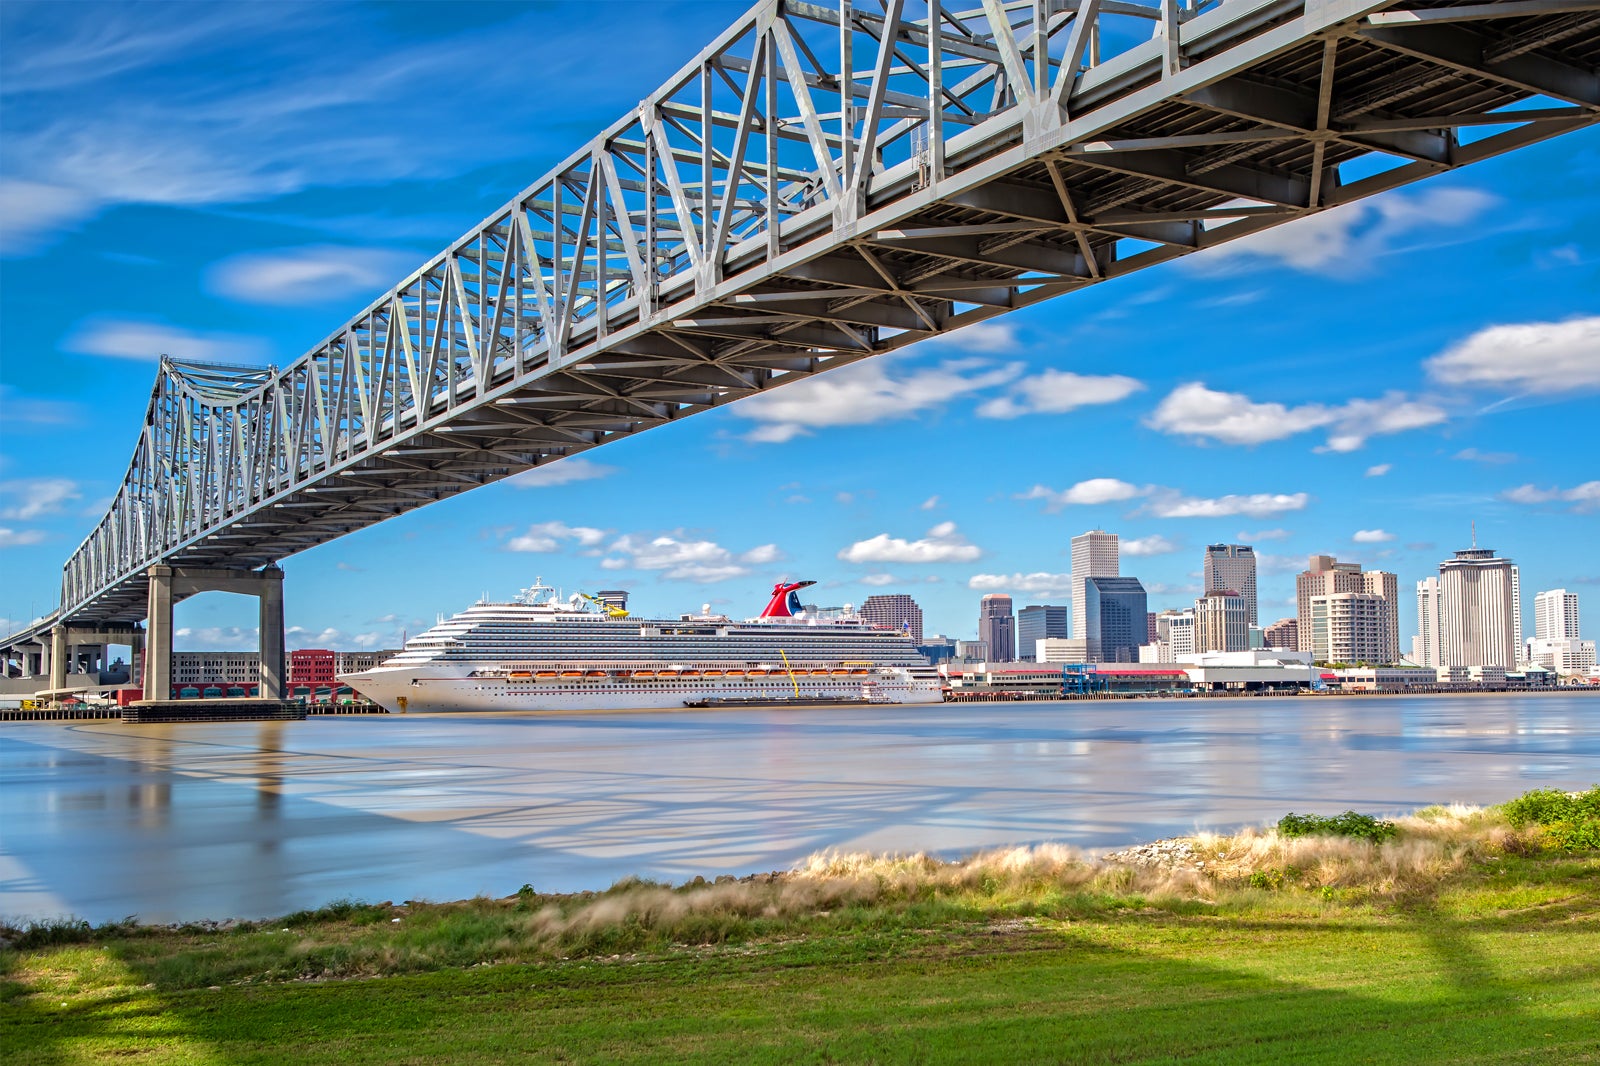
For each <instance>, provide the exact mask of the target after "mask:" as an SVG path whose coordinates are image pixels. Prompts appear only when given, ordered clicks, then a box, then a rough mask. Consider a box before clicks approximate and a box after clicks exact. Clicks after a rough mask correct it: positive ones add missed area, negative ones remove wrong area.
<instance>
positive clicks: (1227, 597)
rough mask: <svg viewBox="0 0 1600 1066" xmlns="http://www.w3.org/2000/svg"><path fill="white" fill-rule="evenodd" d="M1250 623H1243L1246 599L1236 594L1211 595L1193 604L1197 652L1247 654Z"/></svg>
mask: <svg viewBox="0 0 1600 1066" xmlns="http://www.w3.org/2000/svg"><path fill="white" fill-rule="evenodd" d="M1249 649H1250V623H1248V622H1246V621H1245V620H1244V597H1243V596H1241V595H1239V594H1238V593H1237V592H1232V591H1226V590H1224V591H1219V592H1208V593H1206V594H1205V595H1204V596H1201V597H1200V598H1199V599H1198V600H1195V601H1194V650H1195V651H1197V652H1201V651H1248V650H1249Z"/></svg>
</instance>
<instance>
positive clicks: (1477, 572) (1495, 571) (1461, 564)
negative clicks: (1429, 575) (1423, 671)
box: [1439, 546, 1518, 670]
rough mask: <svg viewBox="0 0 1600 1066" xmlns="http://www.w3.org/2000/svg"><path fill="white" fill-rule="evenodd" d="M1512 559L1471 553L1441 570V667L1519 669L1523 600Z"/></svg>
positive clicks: (1484, 552) (1487, 550)
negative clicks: (1517, 620) (1519, 605)
mask: <svg viewBox="0 0 1600 1066" xmlns="http://www.w3.org/2000/svg"><path fill="white" fill-rule="evenodd" d="M1514 570H1515V567H1514V566H1513V565H1512V563H1511V560H1510V559H1496V558H1495V557H1494V549H1492V548H1479V547H1476V546H1474V547H1471V548H1467V549H1464V550H1462V551H1458V552H1456V553H1455V558H1453V559H1446V560H1445V561H1444V562H1442V563H1440V564H1439V638H1440V639H1439V647H1440V665H1441V666H1499V667H1503V668H1505V669H1507V670H1510V669H1512V668H1514V667H1515V666H1516V665H1517V650H1518V649H1517V644H1516V640H1517V626H1516V625H1515V624H1514V620H1513V617H1512V616H1513V614H1514V612H1515V610H1516V607H1517V595H1516V591H1517V590H1516V587H1515V581H1514V577H1513V571H1514Z"/></svg>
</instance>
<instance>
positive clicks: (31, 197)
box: [0, 178, 98, 256]
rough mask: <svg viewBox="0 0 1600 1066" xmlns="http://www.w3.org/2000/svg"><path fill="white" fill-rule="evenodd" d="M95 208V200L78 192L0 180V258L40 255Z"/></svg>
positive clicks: (30, 182) (55, 186) (56, 186)
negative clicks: (60, 234)
mask: <svg viewBox="0 0 1600 1066" xmlns="http://www.w3.org/2000/svg"><path fill="white" fill-rule="evenodd" d="M97 207H98V205H97V204H96V202H95V199H94V197H92V196H89V195H87V194H85V193H83V192H80V191H78V190H77V189H66V188H62V187H61V186H59V185H46V184H43V183H42V182H36V181H18V180H16V179H14V178H0V256H12V255H32V254H33V253H34V252H38V251H42V250H43V249H44V248H45V247H47V246H48V245H49V244H50V242H51V241H52V239H53V238H54V237H56V236H57V235H58V234H59V233H61V231H63V230H65V229H68V228H70V227H72V226H74V225H76V224H78V223H79V222H82V221H83V220H84V219H86V218H88V217H89V216H90V215H92V214H94V212H95V210H96V208H97Z"/></svg>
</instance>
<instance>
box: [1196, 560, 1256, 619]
mask: <svg viewBox="0 0 1600 1066" xmlns="http://www.w3.org/2000/svg"><path fill="white" fill-rule="evenodd" d="M1205 580H1206V587H1205V591H1207V592H1221V591H1224V590H1226V591H1229V592H1237V593H1238V594H1239V595H1241V596H1243V597H1244V610H1245V621H1246V623H1247V624H1249V625H1256V624H1257V621H1256V550H1255V549H1254V548H1252V547H1250V546H1249V545H1247V544H1210V545H1207V546H1206V562H1205Z"/></svg>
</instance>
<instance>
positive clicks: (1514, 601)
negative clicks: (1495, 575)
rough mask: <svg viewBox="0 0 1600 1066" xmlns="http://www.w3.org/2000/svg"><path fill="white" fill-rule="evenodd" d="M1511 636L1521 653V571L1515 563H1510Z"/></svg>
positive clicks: (1518, 652) (1518, 651)
mask: <svg viewBox="0 0 1600 1066" xmlns="http://www.w3.org/2000/svg"><path fill="white" fill-rule="evenodd" d="M1511 636H1512V639H1513V640H1515V641H1516V642H1517V643H1516V649H1517V654H1519V655H1520V654H1522V571H1521V570H1519V569H1518V568H1517V564H1516V563H1512V564H1511Z"/></svg>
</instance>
